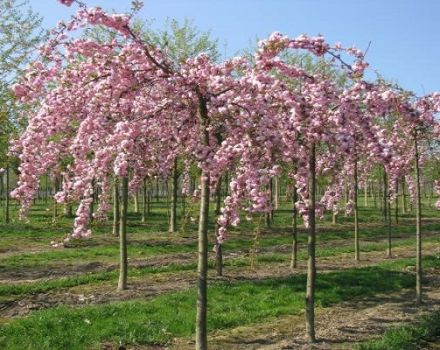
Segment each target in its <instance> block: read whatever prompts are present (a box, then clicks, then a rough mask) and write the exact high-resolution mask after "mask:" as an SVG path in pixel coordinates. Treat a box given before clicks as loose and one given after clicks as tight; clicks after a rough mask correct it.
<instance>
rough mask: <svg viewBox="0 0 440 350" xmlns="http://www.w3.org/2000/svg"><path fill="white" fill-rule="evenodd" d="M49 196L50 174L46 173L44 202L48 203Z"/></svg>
mask: <svg viewBox="0 0 440 350" xmlns="http://www.w3.org/2000/svg"><path fill="white" fill-rule="evenodd" d="M48 198H49V175H47V174H46V176H45V178H44V204H46V205H47V199H48Z"/></svg>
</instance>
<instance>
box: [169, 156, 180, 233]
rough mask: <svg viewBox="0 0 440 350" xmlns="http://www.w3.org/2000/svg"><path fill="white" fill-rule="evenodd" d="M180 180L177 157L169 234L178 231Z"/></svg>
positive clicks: (172, 186)
mask: <svg viewBox="0 0 440 350" xmlns="http://www.w3.org/2000/svg"><path fill="white" fill-rule="evenodd" d="M178 180H179V173H178V170H177V157H176V158H174V165H173V179H172V183H171V211H170V227H169V230H168V231H169V232H176V230H177V187H178V183H177V181H178Z"/></svg>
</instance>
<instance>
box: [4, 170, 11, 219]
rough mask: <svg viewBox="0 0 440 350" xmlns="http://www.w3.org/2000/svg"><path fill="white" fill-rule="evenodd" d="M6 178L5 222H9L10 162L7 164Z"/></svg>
mask: <svg viewBox="0 0 440 350" xmlns="http://www.w3.org/2000/svg"><path fill="white" fill-rule="evenodd" d="M5 180H6V183H5V223H6V224H9V210H10V208H9V164H8V165H7V166H6V176H5Z"/></svg>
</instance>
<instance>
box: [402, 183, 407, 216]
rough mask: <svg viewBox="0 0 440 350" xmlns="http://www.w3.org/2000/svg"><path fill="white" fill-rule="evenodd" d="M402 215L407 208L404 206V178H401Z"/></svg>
mask: <svg viewBox="0 0 440 350" xmlns="http://www.w3.org/2000/svg"><path fill="white" fill-rule="evenodd" d="M401 187H402V214H406V212H407V206H406V190H405V187H406V186H405V177H402V186H401Z"/></svg>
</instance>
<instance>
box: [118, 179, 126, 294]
mask: <svg viewBox="0 0 440 350" xmlns="http://www.w3.org/2000/svg"><path fill="white" fill-rule="evenodd" d="M121 184H122V188H121V217H120V227H119V281H118V291H121V290H125V289H127V270H128V261H127V207H128V176H124V177H122V178H121Z"/></svg>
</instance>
